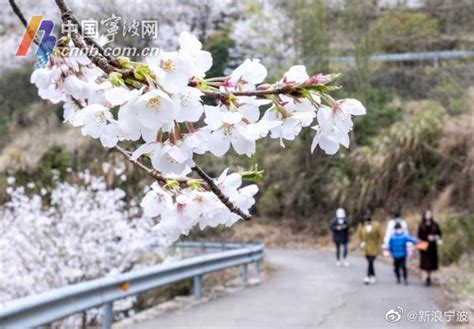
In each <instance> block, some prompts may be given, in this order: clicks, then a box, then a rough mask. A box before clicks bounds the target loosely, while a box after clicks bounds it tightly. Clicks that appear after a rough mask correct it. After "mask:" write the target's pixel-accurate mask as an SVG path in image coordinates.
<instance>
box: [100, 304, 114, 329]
mask: <svg viewBox="0 0 474 329" xmlns="http://www.w3.org/2000/svg"><path fill="white" fill-rule="evenodd" d="M103 309H104V315H103V318H102V329H110V328H111V327H112V302H109V303H107V304H104V307H103Z"/></svg>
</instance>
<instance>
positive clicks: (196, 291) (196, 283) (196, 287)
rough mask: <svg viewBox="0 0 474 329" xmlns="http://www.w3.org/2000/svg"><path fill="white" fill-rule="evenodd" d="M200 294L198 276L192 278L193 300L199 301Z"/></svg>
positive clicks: (200, 286)
mask: <svg viewBox="0 0 474 329" xmlns="http://www.w3.org/2000/svg"><path fill="white" fill-rule="evenodd" d="M201 294H202V280H201V276H200V275H196V276H195V277H194V299H195V300H199V299H201Z"/></svg>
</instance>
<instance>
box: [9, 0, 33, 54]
mask: <svg viewBox="0 0 474 329" xmlns="http://www.w3.org/2000/svg"><path fill="white" fill-rule="evenodd" d="M9 3H10V7H11V8H12V10H13V12H14V13H15V15H16V16H17V17H18V19H19V20H20V21H21V24H23V26H24V27H25V28H28V21H27V20H26V18H25V16H24V15H23V13H22V12H21V9H20V7H18V5H17V4H16V2H15V0H9ZM33 42H34V43H35V44H36V45H37V46H39V45H40V42H39V40H38V38H37V37H36V35H35V36H33Z"/></svg>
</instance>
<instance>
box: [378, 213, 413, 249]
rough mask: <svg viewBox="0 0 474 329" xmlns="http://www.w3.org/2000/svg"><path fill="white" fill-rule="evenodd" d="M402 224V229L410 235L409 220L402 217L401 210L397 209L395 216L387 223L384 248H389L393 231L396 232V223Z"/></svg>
mask: <svg viewBox="0 0 474 329" xmlns="http://www.w3.org/2000/svg"><path fill="white" fill-rule="evenodd" d="M396 224H400V225H401V229H402V230H403V231H404V232H405V233H406V234H407V235H410V232H408V225H407V222H406V221H405V220H404V219H403V218H402V217H401V211H400V210H399V209H397V210H396V211H394V212H393V218H392V219H390V220H389V221H388V223H387V229H386V230H385V237H384V239H383V245H384V248H386V249H388V241H389V240H390V238H391V237H392V235H393V233H395V225H396Z"/></svg>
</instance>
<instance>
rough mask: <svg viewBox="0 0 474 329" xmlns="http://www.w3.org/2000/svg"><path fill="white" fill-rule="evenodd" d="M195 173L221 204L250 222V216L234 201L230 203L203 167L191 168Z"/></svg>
mask: <svg viewBox="0 0 474 329" xmlns="http://www.w3.org/2000/svg"><path fill="white" fill-rule="evenodd" d="M191 169H192V170H193V171H194V172H195V173H197V174H198V175H199V177H201V178H202V179H203V180H204V181H205V182H206V183H207V185H208V187H209V189H210V190H211V191H212V192H213V193H214V194H215V195H216V196H217V197H218V198H219V200H221V202H222V203H223V204H224V205H225V206H226V207H227V208H228V209H229V210H230V211H231V212H233V213H234V214H237V215H239V216H240V217H242V218H243V219H245V220H250V216H249V215H247V214H245V213H244V212H243V211H242V210H241V209H240V208H239V207H236V206H235V205H234V204H233V203H232V201H230V199H229V197H228V196H226V195H225V194H224V193H222V191H221V190H220V188H219V187H218V186H217V185H216V183H215V182H214V180H213V179H212V178H211V177H209V175H208V174H207V173H206V172H205V171H204V170H202V168H201V167H199V166H198V165H197V164H196V165H195V166H194V167H192V168H191Z"/></svg>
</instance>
